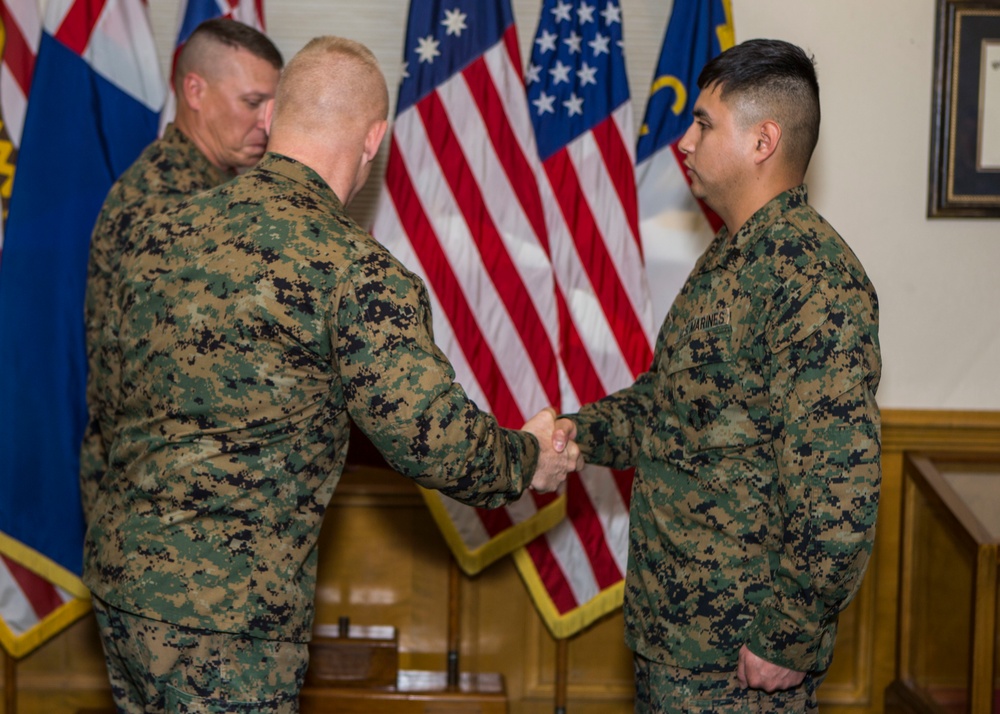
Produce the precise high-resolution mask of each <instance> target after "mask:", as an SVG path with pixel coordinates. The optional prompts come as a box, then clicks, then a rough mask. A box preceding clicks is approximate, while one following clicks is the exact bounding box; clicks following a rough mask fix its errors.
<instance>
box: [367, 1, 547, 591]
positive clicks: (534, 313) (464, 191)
mask: <svg viewBox="0 0 1000 714" xmlns="http://www.w3.org/2000/svg"><path fill="white" fill-rule="evenodd" d="M416 5H417V7H413V6H411V13H410V18H409V23H408V27H407V39H406V46H405V48H404V55H405V58H406V60H407V71H406V75H405V76H404V81H403V84H402V85H401V88H400V99H399V102H398V103H397V117H396V119H395V121H394V123H393V135H392V138H391V141H390V149H389V159H388V162H387V165H386V177H385V190H384V192H383V196H382V202H381V205H380V207H379V211H378V215H377V217H376V221H375V225H374V228H373V233H374V235H375V237H376V238H378V239H379V240H381V241H382V242H384V243H385V244H386V245H387V246H388V247H389V249H390V250H392V251H393V253H395V254H396V255H397V256H398V257H399V258H400V259H401V260H402V261H403V262H404V263H405V264H407V265H408V266H409V267H410V268H411V269H413V270H415V271H417V272H419V273H420V274H421V275H422V276H423V278H424V280H425V282H426V284H427V287H428V292H429V293H430V296H431V301H432V306H433V310H434V330H435V336H436V339H437V342H438V344H439V345H441V347H442V349H443V350H444V351H445V353H446V354H448V356H449V358H450V360H451V361H452V364H453V365H454V367H455V371H456V374H457V378H458V381H459V382H460V383H461V384H462V385H463V387H465V389H466V391H467V392H468V393H469V395H470V396H471V397H472V398H473V399H474V400H475V401H476V402H477V404H479V405H480V406H481V407H483V408H485V409H488V410H489V411H491V412H492V413H493V414H495V415H496V417H497V419H498V420H499V421H500V423H501V424H503V425H505V426H512V427H519V426H521V424H523V423H524V421H525V420H526V419H527V417H529V416H531V415H532V414H534V413H535V412H537V411H538V410H539V409H541V408H542V407H544V406H547V405H548V404H550V403H551V404H556V405H558V403H559V400H560V386H559V384H560V364H559V357H558V352H557V343H558V342H557V338H558V316H557V312H556V307H555V305H556V303H555V285H554V279H553V275H552V269H551V264H550V262H549V258H548V243H547V237H546V220H545V215H544V211H543V207H542V202H541V199H540V196H539V194H538V188H537V176H538V162H537V157H536V155H535V150H534V145H533V140H532V137H531V125H530V121H529V120H528V116H527V108H526V100H525V96H524V84H523V81H522V79H521V76H520V69H519V66H520V57H519V50H518V46H517V35H516V28H515V27H514V24H513V15H512V13H511V11H510V6H509V2H507V1H506V0H501V2H497V3H490V4H484V3H481V2H476V1H475V0H456V1H454V2H448V3H438V2H431V3H417V4H416ZM426 496H427V500H428V503H429V504H430V505H431V510H432V512H433V513H434V514H435V517H436V518H437V520H438V523H439V525H441V527H442V529H443V530H444V531H445V534H446V540H447V541H448V542H449V544H450V545H451V547H452V549H453V552H455V555H456V558H457V560H458V562H459V563H460V564H461V565H462V567H463V568H464V569H465V570H466V571H467V572H476V571H478V570H480V569H482V568H483V567H485V566H486V565H487V564H488V563H489V562H492V561H493V560H495V559H496V558H497V557H499V556H501V555H504V554H505V553H507V552H510V550H511V549H513V548H516V547H517V546H519V545H522V544H523V543H525V542H527V541H528V540H530V539H531V538H532V537H533V535H534V534H536V533H538V532H541V531H542V530H544V528H546V527H548V526H549V525H551V523H552V522H554V521H555V520H556V519H557V518H558V517H559V516H560V515H561V512H560V511H558V510H557V511H553V510H552V507H553V504H556V503H557V500H556V499H557V497H555V496H552V495H538V494H533V493H528V494H526V495H525V496H524V497H523V498H522V499H520V501H518V502H517V503H515V504H512V505H510V506H509V507H507V508H503V509H498V510H495V511H481V510H476V509H469V508H466V507H464V506H460V505H459V504H456V503H455V502H453V501H450V500H449V499H446V498H443V497H441V496H439V495H438V494H437V493H427V494H426ZM558 502H561V501H558Z"/></svg>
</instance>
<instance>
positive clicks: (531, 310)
mask: <svg viewBox="0 0 1000 714" xmlns="http://www.w3.org/2000/svg"><path fill="white" fill-rule="evenodd" d="M482 64H483V62H482V60H479V61H478V62H474V63H473V64H472V65H471V68H475V67H476V66H477V65H482ZM470 86H471V85H470ZM417 107H418V111H419V112H420V116H421V118H422V119H423V124H424V127H425V128H426V129H427V133H428V138H429V139H430V146H431V147H433V148H434V149H435V153H436V158H437V162H438V165H439V166H440V167H441V174H442V176H443V177H444V178H445V180H446V181H447V183H448V186H449V188H450V189H451V192H452V194H453V195H454V196H455V200H456V203H457V205H458V207H459V209H460V210H461V211H462V214H463V216H464V218H465V221H466V223H467V224H468V225H470V226H477V227H478V230H477V231H476V232H475V234H474V235H473V239H474V240H475V242H476V245H477V246H478V248H479V252H480V255H481V256H482V260H483V262H484V263H485V264H486V265H488V266H490V267H489V270H490V275H491V276H492V278H493V283H494V285H495V286H496V289H497V292H498V293H499V295H500V298H501V301H502V302H503V304H504V306H505V307H506V308H507V312H508V313H509V314H510V315H512V316H517V322H516V325H517V328H518V332H519V333H520V338H521V341H522V342H523V343H524V344H525V345H526V346H527V345H531V349H527V350H526V353H527V355H528V356H529V358H530V359H531V361H532V363H533V364H534V367H535V372H536V373H537V374H538V377H539V381H540V382H541V383H542V385H543V387H545V388H546V396H547V398H548V401H549V403H551V404H558V403H559V382H558V374H557V369H558V367H557V361H556V356H555V351H554V349H553V348H552V344H551V342H550V341H549V335H548V334H547V333H546V331H545V327H544V325H543V324H542V321H541V318H540V317H539V315H538V312H537V311H536V310H535V307H534V305H533V304H532V303H531V299H530V296H529V293H528V292H527V290H526V288H525V286H524V284H523V282H522V280H521V277H520V275H519V274H518V272H517V268H516V267H515V265H514V263H513V261H512V260H511V256H510V254H509V253H508V252H507V249H506V247H505V246H504V245H503V242H502V240H501V238H500V235H499V232H498V230H497V227H496V224H495V223H494V222H493V219H492V217H491V216H490V211H489V207H488V206H487V203H486V201H487V199H486V197H485V196H484V194H483V192H482V191H481V190H480V188H479V186H478V185H477V183H476V181H475V180H474V178H473V176H472V170H471V168H470V167H469V164H468V161H467V159H466V156H465V154H464V153H463V152H462V151H461V150H460V147H457V146H456V144H455V142H453V141H452V137H453V136H454V134H455V132H454V129H453V127H452V125H451V123H450V120H449V118H448V116H447V113H446V111H445V109H444V106H443V104H442V102H441V98H440V96H438V94H437V93H432V94H430V95H428V96H427V97H426V98H425V99H424V100H423V101H421V102H420V103H419V104H418V105H417ZM482 116H483V117H484V118H485V117H488V116H489V115H488V114H483V115H482ZM486 126H487V128H489V122H488V121H487V122H486ZM494 146H496V144H494ZM512 184H514V185H516V178H515V179H512ZM442 257H444V256H442ZM432 282H434V283H435V284H437V281H433V280H432ZM452 299H453V301H454V302H455V303H458V302H464V301H463V300H459V299H458V298H457V296H453V298H452ZM471 312H472V311H471V309H470V314H471ZM479 319H483V316H482V315H480V317H479ZM473 320H475V318H474V317H473ZM470 327H471V326H470ZM465 334H466V336H467V340H465V341H464V344H465V345H467V346H468V347H466V349H467V350H468V349H470V348H471V349H479V350H483V351H485V350H484V348H483V347H482V345H485V344H488V343H487V342H486V341H485V340H484V339H483V334H482V332H481V331H480V330H479V329H478V328H473V329H469V331H468V332H466V333H465ZM499 374H500V369H499V364H498V363H496V362H494V363H492V364H490V365H489V368H488V369H486V370H483V371H480V372H479V373H478V374H477V377H478V378H479V383H480V384H484V385H485V384H488V385H490V387H492V389H489V388H488V389H487V390H486V396H487V399H488V400H489V403H490V405H491V407H492V410H493V413H494V414H495V415H496V416H497V418H498V419H499V420H500V422H501V423H502V424H504V425H507V426H520V425H521V424H523V423H524V422H525V421H526V419H527V416H530V415H525V414H524V413H522V412H521V410H520V409H519V408H518V406H517V404H516V403H515V401H514V399H513V395H512V394H511V392H510V389H509V387H508V385H507V384H506V383H505V382H504V381H503V380H500V379H497V378H496V375H499Z"/></svg>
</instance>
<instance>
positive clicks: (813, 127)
mask: <svg viewBox="0 0 1000 714" xmlns="http://www.w3.org/2000/svg"><path fill="white" fill-rule="evenodd" d="M713 87H718V88H719V97H720V98H721V99H723V100H725V101H726V102H727V104H729V106H731V107H732V108H733V109H734V113H735V114H736V116H737V121H741V122H743V124H744V126H750V125H752V124H755V123H757V122H759V121H763V120H765V119H774V120H775V121H777V122H778V123H779V124H780V125H781V129H782V141H783V142H786V143H785V149H786V153H787V157H788V160H789V161H790V162H792V165H793V166H795V167H796V168H798V169H800V170H801V171H802V173H805V170H806V168H807V167H808V166H809V160H810V159H811V158H812V153H813V150H814V149H815V148H816V142H817V141H818V140H819V122H820V106H819V81H818V80H817V79H816V65H815V61H814V59H813V58H812V57H810V56H809V55H807V54H806V53H805V51H803V50H802V48H801V47H797V46H796V45H793V44H791V43H789V42H785V41H783V40H763V39H759V40H747V41H745V42H741V43H740V44H738V45H734V46H733V47H730V48H729V49H728V50H726V51H725V52H723V53H722V54H720V55H717V56H716V57H714V58H713V59H712V60H710V61H709V62H708V64H706V65H705V67H704V69H702V71H701V74H700V75H698V88H699V89H702V90H705V89H711V88H713Z"/></svg>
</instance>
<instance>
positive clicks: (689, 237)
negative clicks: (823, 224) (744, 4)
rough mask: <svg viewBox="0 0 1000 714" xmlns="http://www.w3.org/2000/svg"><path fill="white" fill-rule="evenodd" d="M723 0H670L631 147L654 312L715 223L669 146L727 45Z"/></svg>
mask: <svg viewBox="0 0 1000 714" xmlns="http://www.w3.org/2000/svg"><path fill="white" fill-rule="evenodd" d="M732 17H733V13H732V10H731V8H730V2H729V0H674V3H673V7H672V8H671V12H670V21H669V23H668V24H667V31H666V34H665V36H664V39H663V48H662V49H661V51H660V59H659V62H657V66H656V74H655V75H654V77H653V81H652V84H651V87H650V95H649V102H647V104H646V116H645V121H643V123H642V128H641V129H640V130H639V142H638V145H637V146H636V159H637V161H638V167H637V169H636V174H637V176H638V184H639V220H640V222H641V223H640V225H641V229H642V237H643V242H644V245H645V246H646V249H647V251H648V253H647V256H646V257H647V261H648V264H649V272H650V274H651V275H654V276H655V277H656V281H657V298H658V299H659V300H661V301H662V302H661V304H660V305H658V306H657V313H658V314H666V312H667V309H668V308H669V307H670V303H672V302H673V299H674V297H676V295H677V293H678V292H680V289H681V287H682V286H683V285H684V281H685V280H686V279H687V276H688V273H690V272H691V269H692V268H693V267H694V264H695V261H697V260H698V256H700V255H701V254H702V252H704V250H705V248H707V247H708V244H709V243H710V242H711V240H712V236H713V235H714V234H715V232H716V231H717V230H718V229H719V228H720V227H721V226H722V220H721V219H720V218H719V217H718V216H717V215H716V214H715V213H714V212H713V211H712V209H711V208H709V207H708V206H706V205H705V204H704V203H702V202H701V201H699V200H698V199H696V198H695V197H694V196H693V195H692V194H691V189H690V188H689V184H690V179H689V177H688V175H687V172H686V171H685V170H684V165H683V164H684V156H683V154H681V152H680V149H678V148H677V143H678V142H679V141H680V139H681V137H682V136H683V135H684V132H685V131H687V128H688V127H689V126H691V122H692V121H693V120H694V114H693V110H694V103H695V101H696V100H697V99H698V92H699V89H698V75H699V74H701V70H702V68H703V67H704V66H705V64H706V63H707V62H708V61H709V60H710V59H712V58H713V57H714V56H715V55H717V54H719V53H720V52H722V51H723V50H726V49H729V48H730V47H732V45H733V38H734V30H733V19H732Z"/></svg>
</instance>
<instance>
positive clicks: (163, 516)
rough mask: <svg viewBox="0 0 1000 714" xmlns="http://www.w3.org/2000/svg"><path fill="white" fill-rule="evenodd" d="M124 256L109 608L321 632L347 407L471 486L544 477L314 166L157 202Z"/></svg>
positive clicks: (424, 303)
mask: <svg viewBox="0 0 1000 714" xmlns="http://www.w3.org/2000/svg"><path fill="white" fill-rule="evenodd" d="M120 276H121V282H120V294H119V297H118V299H117V300H116V303H117V305H119V306H120V308H121V312H120V314H119V315H114V314H113V316H112V318H111V320H112V323H117V324H118V327H119V332H118V335H119V339H118V346H119V349H120V351H121V355H122V367H121V373H120V379H121V385H120V392H121V396H120V408H119V413H118V416H117V419H116V426H115V432H114V435H113V439H112V440H111V445H110V461H111V464H112V468H111V469H110V470H109V471H108V473H107V474H106V476H105V477H104V479H103V480H102V481H101V484H100V489H99V492H98V496H97V503H96V507H95V514H94V517H93V518H92V519H91V521H90V524H89V528H88V531H87V537H86V544H85V572H84V581H85V582H86V584H87V585H88V586H89V587H90V588H91V590H92V591H93V592H94V593H95V594H96V595H97V596H98V597H100V598H102V599H103V600H105V601H107V602H108V603H109V604H111V605H112V606H114V607H116V608H119V609H121V610H124V611H126V612H130V613H134V614H138V615H141V616H143V617H149V618H154V619H157V620H163V621H166V622H170V623H174V624H176V625H180V626H183V627H189V628H198V629H206V630H215V631H221V632H228V633H236V634H241V635H248V636H251V637H256V638H263V639H278V640H285V641H291V642H305V641H308V640H309V638H310V633H311V629H312V622H313V608H314V595H315V585H316V565H317V551H316V541H317V538H318V536H319V532H320V525H321V522H322V519H323V514H324V513H325V512H326V508H327V504H328V502H329V500H330V497H331V496H332V495H333V492H334V488H335V486H336V485H337V481H338V480H339V478H340V474H341V470H342V468H343V465H344V458H345V455H346V453H347V440H348V434H349V418H350V419H353V420H354V421H355V422H356V423H357V425H358V426H359V427H360V429H361V430H362V431H363V432H364V433H365V434H366V435H367V436H368V437H369V438H370V439H371V441H372V443H373V444H374V445H375V446H376V447H377V448H378V449H379V451H380V452H381V453H382V455H383V456H384V457H385V458H386V461H387V462H388V463H389V464H390V465H391V466H392V467H393V468H395V469H396V470H398V471H399V472H400V473H402V474H404V475H407V476H410V477H412V478H414V479H415V480H416V481H417V482H418V483H420V484H421V485H422V486H425V487H428V488H434V489H439V490H441V491H442V492H444V493H446V494H447V495H449V496H451V497H453V498H456V499H458V500H460V501H463V502H465V503H468V504H471V505H477V506H485V507H493V506H499V505H501V504H503V503H506V502H507V501H509V500H511V499H514V498H515V497H517V496H519V495H520V493H521V492H522V491H523V489H524V488H526V487H527V485H528V484H529V483H530V478H531V475H532V474H533V472H534V469H535V466H536V463H537V459H538V442H537V440H536V439H535V438H534V437H533V436H531V435H528V434H526V433H523V432H518V431H511V430H506V429H501V428H500V427H499V426H498V425H497V423H496V421H495V420H494V419H493V417H491V416H490V415H488V414H486V413H484V412H482V411H480V410H479V409H477V408H476V406H475V404H474V403H473V402H472V401H471V400H470V399H469V398H468V397H467V396H466V394H465V392H464V391H463V390H462V388H461V387H460V386H459V385H458V384H456V383H454V382H453V378H454V372H453V370H452V368H451V365H450V364H449V363H448V361H447V359H446V358H445V356H444V355H443V354H442V352H441V351H440V350H439V349H438V348H437V346H436V345H435V344H434V342H433V339H432V334H431V314H430V303H429V301H428V296H427V292H426V290H425V288H424V286H423V283H422V282H421V281H420V279H419V278H418V277H417V276H415V275H414V274H412V273H410V272H409V271H408V270H406V269H405V268H404V267H403V266H402V265H401V264H400V263H399V262H398V261H397V260H396V259H395V258H394V257H393V256H392V255H391V254H390V253H389V252H388V251H387V250H385V248H383V247H382V246H381V245H380V244H379V243H377V242H376V241H375V240H374V239H373V238H371V237H370V236H369V235H368V234H367V233H365V232H364V231H363V230H362V229H361V228H360V227H358V226H357V225H356V224H355V223H354V222H353V221H352V220H351V219H350V218H349V217H348V216H347V215H346V213H345V212H344V208H343V206H342V205H341V203H340V201H339V200H338V199H337V197H336V196H335V195H334V193H333V191H331V189H330V188H329V186H327V184H326V183H324V182H323V180H322V179H321V178H320V177H319V176H318V175H317V174H316V173H315V172H313V171H312V170H311V169H309V168H308V167H306V166H305V165H303V164H301V163H298V162H296V161H294V160H292V159H289V158H286V157H283V156H280V155H277V154H273V153H269V154H267V155H265V157H264V158H263V159H262V161H261V162H260V163H259V164H258V165H257V166H256V167H255V168H254V169H251V170H250V171H248V172H247V173H245V174H243V175H242V176H240V177H239V178H237V179H235V180H234V181H231V182H229V183H227V184H225V185H223V186H220V187H219V188H217V189H215V190H213V191H210V192H207V193H203V194H201V195H199V196H197V197H195V198H193V199H191V200H190V201H187V202H185V203H182V204H181V205H180V206H178V207H176V208H175V209H172V210H170V211H168V212H166V213H165V214H162V215H161V216H159V217H157V218H155V219H153V220H152V221H150V222H149V223H148V224H146V226H144V227H143V229H142V230H141V232H140V233H139V235H138V236H137V244H136V249H135V250H133V251H130V252H129V253H128V254H126V255H125V256H124V257H123V260H122V266H121V271H120ZM118 464H120V465H121V467H120V468H119V467H117V466H116V465H118Z"/></svg>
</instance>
